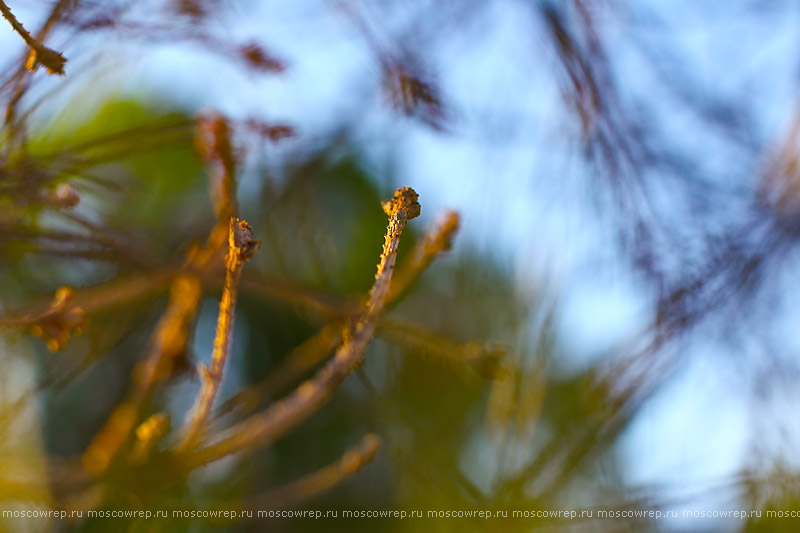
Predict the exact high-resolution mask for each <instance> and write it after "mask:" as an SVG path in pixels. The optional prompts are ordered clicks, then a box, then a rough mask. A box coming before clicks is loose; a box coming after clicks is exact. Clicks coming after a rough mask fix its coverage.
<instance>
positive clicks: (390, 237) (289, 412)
mask: <svg viewBox="0 0 800 533" xmlns="http://www.w3.org/2000/svg"><path fill="white" fill-rule="evenodd" d="M382 207H383V209H384V211H385V212H386V214H387V215H388V216H389V226H388V228H387V230H386V235H385V238H384V244H383V251H382V253H381V258H380V262H379V263H378V270H377V273H376V274H375V283H374V284H373V286H372V289H371V290H370V294H369V300H368V302H367V305H366V309H365V311H364V313H363V314H362V316H361V317H360V318H359V319H358V320H356V321H355V322H354V324H352V325H348V327H347V328H346V329H345V332H344V334H343V337H344V342H343V343H342V344H341V346H340V347H339V349H338V350H337V351H336V354H335V356H334V357H333V358H332V359H331V360H330V361H329V362H328V363H327V364H326V365H325V366H324V367H323V368H322V369H321V370H320V371H319V372H317V374H315V375H314V377H312V378H311V379H310V380H308V381H306V382H305V383H303V384H301V385H300V386H299V387H298V388H297V389H296V390H295V391H294V392H292V393H291V394H290V395H289V396H287V397H286V398H285V399H284V400H282V401H280V402H277V403H275V404H273V405H272V406H271V407H269V408H268V409H267V410H266V411H264V412H261V413H257V414H255V415H253V416H251V417H250V418H248V419H246V420H244V421H242V422H240V423H239V424H237V425H235V426H233V427H232V428H230V429H229V430H228V432H227V435H226V436H224V437H223V438H221V439H220V440H218V441H216V442H212V443H211V444H209V445H208V446H206V447H204V448H200V449H197V450H193V451H190V452H188V453H187V455H186V456H185V457H184V461H185V466H186V467H187V468H190V469H191V468H195V467H198V466H202V465H204V464H207V463H209V462H212V461H215V460H217V459H220V458H221V457H225V456H227V455H230V454H232V453H236V452H239V451H241V450H244V449H245V448H249V447H252V446H256V445H260V444H264V443H266V442H270V441H272V440H275V439H277V438H278V437H280V436H282V435H283V434H285V432H286V431H288V430H290V429H291V428H293V427H295V426H296V425H298V424H300V423H301V422H302V421H304V420H305V419H306V418H308V417H309V416H310V415H311V414H312V413H313V412H315V411H316V410H317V409H318V408H319V407H321V406H322V405H323V404H324V403H325V402H326V401H327V400H328V399H329V398H330V397H331V395H332V394H333V393H334V391H335V390H336V389H337V387H338V386H339V384H341V383H342V381H344V379H345V378H346V377H347V376H349V375H350V374H351V373H352V372H353V371H354V370H355V369H356V368H358V367H359V366H360V365H361V364H362V362H363V359H364V352H365V350H366V349H367V346H369V344H370V342H371V341H372V337H373V335H374V333H375V327H376V323H377V319H378V316H379V314H380V313H381V311H382V310H383V306H384V304H385V302H386V298H387V296H388V294H389V287H390V284H391V277H392V272H393V271H394V265H395V261H396V259H397V249H398V246H399V244H400V237H401V235H402V233H403V230H404V229H405V227H406V224H407V222H408V220H409V219H411V218H414V217H416V216H418V215H419V212H420V206H419V203H417V193H416V192H414V190H413V189H411V188H408V187H403V188H402V189H398V190H397V191H395V195H394V197H393V198H391V199H389V200H386V201H384V202H383V203H382Z"/></svg>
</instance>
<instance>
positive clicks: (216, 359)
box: [181, 218, 260, 448]
mask: <svg viewBox="0 0 800 533" xmlns="http://www.w3.org/2000/svg"><path fill="white" fill-rule="evenodd" d="M259 245H260V242H259V241H256V240H253V230H252V228H251V227H250V225H249V224H248V223H247V222H245V221H244V220H241V221H240V220H238V219H236V218H231V220H230V227H229V230H228V255H227V258H226V262H225V288H224V289H223V291H222V299H221V300H220V304H219V318H218V319H217V333H216V337H215V338H214V348H213V352H212V354H211V367H210V368H207V367H205V366H201V368H200V376H201V380H202V383H201V386H200V392H199V394H198V395H197V398H196V400H195V403H194V406H193V407H192V411H191V412H192V416H191V418H190V419H189V421H188V423H187V426H186V432H185V434H184V437H183V442H182V444H181V446H182V447H184V448H186V447H189V446H191V445H193V444H194V443H195V441H196V439H197V438H198V437H199V436H201V435H202V433H203V431H204V428H205V425H206V420H207V419H208V415H209V413H210V412H211V408H212V407H213V405H214V399H215V398H216V396H217V391H218V390H219V386H220V384H221V383H222V373H223V371H224V370H225V362H226V361H227V359H228V352H229V351H230V345H231V336H232V330H233V316H234V309H235V308H236V293H237V290H238V286H239V276H240V274H241V272H242V267H243V266H244V264H245V263H246V262H247V261H248V260H249V259H250V258H251V257H252V256H253V254H254V253H255V252H256V250H257V249H258V246H259Z"/></svg>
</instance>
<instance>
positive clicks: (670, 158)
mask: <svg viewBox="0 0 800 533" xmlns="http://www.w3.org/2000/svg"><path fill="white" fill-rule="evenodd" d="M6 3H7V4H8V5H9V7H10V8H11V9H12V10H13V11H14V13H15V15H16V16H17V18H18V19H19V20H20V21H22V22H23V23H24V25H25V27H26V28H27V29H28V30H30V31H31V32H32V33H33V34H34V35H39V36H41V37H42V40H43V42H44V43H45V44H47V46H49V47H51V48H53V49H55V50H58V51H60V52H62V53H63V54H64V56H65V57H66V58H67V59H68V62H67V63H66V65H65V70H66V73H65V75H64V76H51V75H48V74H47V73H46V72H45V70H44V69H43V68H41V69H39V71H37V72H33V73H29V72H27V71H25V70H24V68H23V67H22V65H23V64H24V62H25V58H26V57H27V55H28V48H27V47H26V45H25V43H24V42H23V41H22V39H21V38H20V36H19V35H17V34H16V33H14V32H13V31H12V29H11V26H10V25H8V24H6V23H5V21H2V22H3V25H0V65H2V70H0V98H1V99H2V101H1V103H2V107H3V109H4V127H3V130H2V141H1V142H2V144H1V145H0V157H1V159H0V207H2V209H0V327H2V328H3V329H2V338H1V339H0V356H1V357H2V359H1V361H2V368H3V371H2V372H0V408H1V409H2V410H0V427H2V431H1V432H0V447H1V448H2V451H3V453H2V454H0V498H2V502H0V507H2V508H3V509H30V508H47V507H53V506H54V507H58V506H59V505H60V504H61V503H62V502H64V501H73V500H75V501H80V502H85V503H82V504H81V505H85V506H87V508H88V506H90V505H91V506H94V507H96V508H107V509H117V508H149V507H152V506H154V505H156V504H158V505H162V506H170V505H175V506H178V505H188V504H191V505H193V506H197V507H201V508H203V507H208V506H212V505H218V504H220V502H222V503H224V502H243V501H249V500H248V499H249V498H256V497H258V495H260V494H264V493H265V492H266V493H267V494H269V492H268V491H269V490H270V489H272V488H275V487H281V486H283V485H285V484H286V483H288V482H290V481H291V480H293V479H296V478H297V477H299V476H302V475H304V474H307V473H308V472H311V471H314V470H315V469H318V468H321V467H323V466H324V465H326V464H328V463H330V462H331V461H334V460H336V458H337V457H339V456H340V455H341V454H342V452H343V451H344V450H346V449H347V448H348V447H350V446H352V445H354V444H355V443H357V442H358V441H359V439H360V438H361V437H362V435H364V434H365V433H369V432H371V433H375V434H377V435H378V436H379V437H380V438H381V440H382V448H381V450H380V451H379V453H378V454H377V456H376V457H375V459H374V460H373V461H372V462H371V463H370V464H369V465H367V466H365V467H364V468H363V469H362V470H361V471H360V472H359V473H357V474H355V475H353V476H351V477H349V478H348V479H346V480H344V481H343V482H342V483H341V484H339V485H337V486H336V487H334V488H333V489H331V490H330V491H328V492H326V493H325V494H324V495H321V496H318V497H315V498H313V499H310V500H308V501H304V502H301V503H299V504H297V506H295V507H294V508H299V509H304V508H308V509H328V510H329V509H338V510H343V509H348V510H359V509H360V510H374V509H397V510H409V511H410V510H425V511H427V510H465V509H489V510H492V512H495V511H498V510H499V511H503V510H505V511H508V512H509V516H511V511H513V510H526V511H533V510H559V509H560V510H578V511H581V510H594V511H595V512H596V511H598V510H657V511H661V512H663V513H666V512H667V511H675V512H676V515H675V516H671V517H662V518H661V519H658V520H655V519H632V518H624V519H608V518H605V519H597V518H596V515H595V518H594V519H591V520H582V521H576V520H557V519H544V518H525V519H518V520H515V519H511V518H508V519H501V518H498V519H496V520H492V521H483V520H478V521H473V520H468V519H425V520H407V521H400V520H387V519H360V520H347V519H342V518H339V519H336V520H333V519H331V520H322V521H313V520H309V519H296V520H292V519H271V520H267V521H242V522H236V523H234V524H226V525H224V527H225V528H227V529H231V530H244V531H249V530H263V529H267V530H276V531H305V530H310V531H315V530H320V529H330V530H341V531H360V530H364V531H372V530H376V529H378V530H386V531H417V530H424V531H439V530H441V531H450V530H453V529H454V528H457V530H459V531H460V530H471V529H479V528H480V529H487V528H489V529H490V530H495V529H497V530H500V529H502V530H506V529H510V530H520V531H529V530H536V529H540V528H541V529H548V530H557V531H560V530H584V529H585V530H592V531H594V530H609V531H622V530H630V531H647V530H653V531H762V530H763V531H779V530H780V531H782V530H786V531H794V530H795V529H794V528H796V527H797V524H798V522H797V520H800V518H795V519H788V520H774V519H768V518H766V511H767V510H780V511H800V500H799V499H798V486H797V469H798V467H799V466H800V464H799V463H798V460H799V459H800V456H798V452H797V450H798V443H800V425H798V419H797V415H796V413H797V407H798V403H799V400H800V398H798V395H797V388H796V384H797V379H798V377H800V374H798V370H800V365H799V363H800V359H799V358H798V356H797V350H798V349H800V337H799V336H798V335H797V331H798V329H797V327H796V324H797V323H798V320H800V312H798V310H797V306H796V305H794V303H795V302H796V301H797V296H798V291H797V287H798V286H800V285H798V283H797V281H798V275H797V273H798V272H800V270H799V269H798V268H797V267H798V265H800V257H799V256H798V253H797V251H798V246H797V245H798V239H800V165H798V159H797V158H798V155H797V153H798V152H797V150H798V148H799V147H798V142H800V129H799V125H800V123H798V119H799V118H800V115H798V108H797V96H796V94H797V82H798V65H800V63H799V60H800V47H799V46H798V44H799V43H798V39H797V35H798V32H797V28H798V25H799V24H800V11H799V10H798V6H797V5H796V4H795V3H794V2H790V1H782V0H771V1H768V2H753V1H750V0H731V1H728V2H685V1H678V0H672V1H669V2H667V1H659V0H648V1H641V2H633V1H622V0H618V1H616V0H598V1H588V0H564V1H561V2H556V1H546V0H541V1H533V0H484V1H474V0H452V1H444V0H437V1H426V0H403V1H396V0H385V1H382V2H369V1H363V0H324V1H323V0H291V1H290V0H286V1H271V2H257V1H247V0H149V1H143V2H117V1H114V0H112V1H103V2H92V1H88V0H82V1H78V0H69V1H60V2H52V1H49V0H48V1H45V0H29V1H27V2H18V1H15V2H11V1H8V2H6ZM209 116H215V117H216V116H219V117H225V120H227V124H228V125H229V127H230V130H231V136H232V137H231V138H232V142H233V146H234V154H235V158H236V163H237V165H236V181H237V190H238V202H239V208H240V212H241V214H242V216H243V217H244V218H245V219H247V220H248V222H250V223H251V225H252V226H253V227H254V229H255V232H256V236H257V238H259V239H260V240H261V241H262V242H263V244H262V248H261V250H260V251H259V253H258V254H257V255H256V256H255V258H254V259H253V260H252V261H251V262H250V263H249V264H248V265H247V267H246V269H245V280H246V281H247V283H246V285H245V286H243V289H242V291H241V294H240V301H239V304H238V307H237V311H236V315H237V318H236V326H235V334H234V339H233V348H232V357H231V360H230V365H229V368H228V371H227V374H226V377H225V382H224V385H223V388H222V394H221V396H222V398H221V402H220V403H221V404H225V402H226V401H228V400H230V399H231V398H235V397H237V396H236V394H237V392H241V391H243V390H254V389H252V388H248V387H255V388H256V389H258V390H260V391H262V392H261V393H260V395H259V396H258V397H257V399H256V400H254V402H255V403H254V404H253V405H251V407H252V408H253V409H259V408H263V407H264V406H266V405H268V404H269V403H270V401H274V400H275V399H277V398H279V397H280V396H281V395H282V394H284V393H285V392H287V390H290V389H291V388H292V385H293V384H295V383H296V382H295V383H291V382H290V383H280V382H278V381H276V380H275V379H274V378H271V377H270V376H273V375H275V373H276V369H280V368H282V367H281V365H282V364H283V363H284V362H285V361H286V360H287V358H288V357H289V356H290V355H291V354H292V353H293V350H295V348H296V347H297V346H301V345H303V343H304V342H305V341H307V340H308V339H310V338H315V335H318V332H319V331H320V330H321V329H324V328H325V327H329V326H326V323H329V321H330V320H331V316H329V315H330V313H327V312H320V308H322V309H323V310H325V309H327V310H328V311H330V309H339V308H341V306H343V305H344V302H349V301H351V300H352V299H358V298H359V297H360V296H361V295H364V294H366V292H367V291H368V290H369V288H370V286H371V284H372V281H373V275H374V268H375V264H376V262H377V259H378V254H379V252H380V246H381V243H382V235H383V232H384V229H385V224H386V219H385V216H384V214H383V213H382V211H381V209H380V200H381V199H383V198H385V197H388V196H390V195H391V193H392V191H394V189H395V188H396V187H399V186H401V185H409V186H412V187H414V188H415V190H416V191H417V192H418V193H419V195H420V203H421V204H422V216H421V217H420V218H419V219H417V220H413V221H411V223H410V225H409V229H408V232H407V234H406V236H405V237H404V240H403V242H402V244H401V252H400V257H399V259H398V262H399V264H400V266H401V267H402V264H403V262H404V261H406V263H407V262H408V261H409V260H410V250H413V249H414V246H415V244H418V243H420V242H421V239H422V237H421V236H422V235H423V233H424V232H425V231H426V230H428V228H431V227H435V225H436V223H437V220H439V218H438V217H439V216H440V214H441V213H444V212H446V211H447V210H454V211H457V212H458V213H459V215H460V228H459V231H458V234H457V236H456V238H455V242H454V245H453V248H452V250H450V251H448V252H446V253H444V254H441V255H440V256H438V257H436V259H435V260H434V261H433V262H432V264H431V265H430V266H429V267H428V268H427V269H426V270H425V271H424V272H423V273H422V274H421V276H420V277H419V279H418V280H416V281H415V282H414V283H413V284H412V285H411V287H410V288H409V290H408V291H407V293H406V294H405V295H404V296H403V298H402V299H400V301H399V302H397V303H396V304H393V306H392V309H391V310H390V312H389V314H388V315H387V319H386V322H387V323H388V324H387V325H384V326H382V327H381V328H380V330H379V333H378V336H377V338H376V339H375V341H374V342H373V343H372V345H371V347H370V349H369V351H368V353H367V362H366V364H365V365H364V366H363V367H362V368H361V369H359V370H358V371H357V372H356V373H355V374H354V375H353V376H351V377H350V378H348V380H347V381H346V382H345V383H344V384H343V386H342V387H341V388H340V390H339V391H338V392H337V394H336V395H335V396H334V398H333V399H332V401H331V402H330V403H329V404H328V405H326V406H325V407H324V408H323V409H321V410H320V411H319V412H318V413H317V414H315V415H314V416H313V417H312V418H311V419H310V420H308V421H307V422H305V423H304V424H302V425H301V426H300V427H299V428H298V429H297V430H295V431H293V432H292V433H291V434H289V435H288V436H286V437H284V438H282V439H281V440H279V441H278V442H276V443H274V444H272V445H270V446H268V447H263V448H259V449H258V450H253V451H251V452H249V453H248V454H246V456H244V457H234V458H230V459H225V460H223V461H220V462H218V463H215V464H213V465H210V466H209V467H206V468H204V469H202V470H200V471H197V472H195V473H193V474H192V476H191V477H189V478H188V479H186V480H181V482H174V480H169V479H160V478H159V477H158V475H157V474H158V472H149V473H148V474H147V476H149V477H147V476H144V477H142V476H140V477H133V474H131V476H132V477H130V478H126V477H124V476H122V477H119V478H116V479H106V480H104V481H103V482H102V483H101V485H102V486H103V489H102V490H101V491H100V492H101V495H100V496H97V495H96V494H95V493H92V497H91V498H89V497H88V496H87V497H86V498H87V499H86V500H82V499H79V496H80V497H81V498H82V497H84V494H83V492H82V491H83V489H85V487H82V488H81V490H77V489H76V488H75V487H74V486H73V485H70V483H68V481H69V474H68V473H65V472H68V470H69V468H71V466H70V465H73V464H80V460H79V459H80V457H81V455H82V454H84V452H85V451H86V449H87V447H88V446H89V444H90V443H91V442H92V439H93V438H94V436H95V435H96V433H97V432H98V431H99V430H100V429H101V428H102V427H103V425H104V424H105V423H106V420H107V419H108V417H109V415H110V413H111V412H112V410H113V409H114V407H115V406H116V405H118V403H119V402H120V401H122V400H123V398H124V397H125V394H126V391H127V388H128V384H129V383H130V380H131V373H132V372H133V369H134V367H135V365H136V363H137V361H140V360H141V359H142V358H143V357H144V355H145V354H146V352H147V349H148V343H149V342H150V336H151V333H152V331H153V330H154V328H155V327H156V324H157V322H158V320H159V318H160V317H161V316H162V314H163V313H164V310H165V307H166V305H167V298H168V283H163V282H162V281H163V280H162V277H163V276H164V275H165V274H164V273H165V271H169V269H171V268H175V267H176V266H178V265H180V264H181V261H182V260H183V258H184V257H186V254H187V252H188V251H189V250H190V248H191V246H192V245H193V244H197V243H202V242H203V240H204V239H205V238H206V236H207V235H208V233H209V231H210V230H211V228H212V227H213V226H214V224H215V217H214V208H213V205H212V200H211V197H210V196H209V183H210V182H213V179H214V177H213V171H211V170H210V169H209V164H208V162H207V161H205V160H204V157H203V153H202V146H201V145H202V142H198V135H199V134H198V131H200V130H202V124H203V117H209ZM399 268H400V267H399ZM131 280H134V283H142V285H141V286H140V285H134V286H133V287H134V288H133V289H131V290H129V291H128V292H127V293H125V294H123V295H121V296H120V294H121V293H119V292H118V293H115V290H118V289H114V288H115V287H117V288H118V285H115V283H118V282H126V283H127V282H131ZM136 280H138V281H136ZM61 286H69V287H72V288H73V289H74V291H75V295H76V298H77V299H78V301H80V302H82V305H83V307H85V308H86V311H87V313H88V321H87V322H86V323H85V324H83V323H82V324H81V329H83V330H85V331H82V334H81V335H76V336H73V337H71V338H68V339H66V340H65V341H64V342H60V341H59V342H57V343H56V344H55V345H54V344H53V343H50V345H49V346H48V343H47V342H46V341H47V340H48V330H47V328H46V327H45V328H44V331H42V328H41V324H40V329H39V336H40V337H42V336H44V337H45V338H44V342H43V340H42V339H37V338H35V337H36V335H31V333H36V331H34V330H33V329H32V327H31V326H32V325H35V324H34V322H35V320H33V319H32V318H31V317H33V316H35V312H36V310H37V309H41V308H42V307H43V306H44V308H46V307H47V305H48V302H50V301H51V300H52V298H53V294H54V293H56V291H57V289H58V288H59V287H61ZM107 287H112V289H114V290H109V289H107ZM218 302H219V284H218V283H217V284H216V286H215V285H214V283H209V284H208V286H207V287H206V290H205V292H204V295H203V299H202V302H201V305H200V308H199V311H198V314H197V319H196V323H195V324H194V325H193V326H192V328H191V339H190V343H189V347H188V349H187V353H186V354H185V355H186V357H185V359H186V365H185V367H186V368H184V369H179V370H178V371H176V373H175V375H174V376H173V378H172V379H171V380H170V381H169V383H168V384H166V385H165V386H164V387H163V388H160V389H159V391H158V393H157V394H156V396H155V397H154V399H153V402H152V404H153V405H151V406H150V407H149V411H151V412H167V413H169V414H170V415H171V417H172V419H173V426H175V427H178V426H179V424H180V421H181V420H182V419H183V418H184V416H185V413H186V411H187V410H188V409H189V407H190V406H191V404H192V401H193V398H194V396H195V394H196V392H197V390H198V388H199V381H198V379H197V378H196V376H195V372H194V371H193V369H192V368H193V367H192V365H193V364H194V363H195V362H198V361H208V359H209V354H210V351H211V344H212V342H213V338H214V328H215V323H216V318H217V310H218ZM309 302H311V303H310V304H309ZM326 313H327V314H326ZM334 314H335V313H334ZM338 319H341V317H338ZM50 326H52V324H50ZM53 327H55V326H53ZM56 333H57V332H56ZM76 333H77V331H76ZM54 334H55V333H54ZM51 340H52V339H51ZM67 340H68V342H66V341H67ZM61 344H63V346H62V345H61ZM48 348H50V349H48ZM53 348H57V350H55V351H53ZM314 349H315V350H317V349H319V350H324V347H323V348H318V347H314ZM297 377H298V378H299V377H301V376H297ZM259 387H260V388H259ZM225 405H228V404H225ZM230 416H231V417H233V418H234V419H235V417H237V416H243V415H241V414H236V413H234V414H232V415H230ZM220 423H221V424H222V423H225V422H220ZM168 444H169V440H168V439H167V441H166V443H165V444H164V445H165V446H168ZM76 461H77V463H76ZM86 492H87V493H88V492H90V491H89V490H88V489H87V490H86ZM727 510H745V511H748V512H749V511H761V512H762V516H761V517H760V518H759V517H758V516H757V515H754V516H752V517H750V516H748V518H746V519H740V518H735V519H730V518H722V517H719V516H714V517H702V518H701V517H698V516H697V515H694V514H693V515H690V516H684V514H683V512H684V511H689V512H691V513H695V512H697V513H700V512H706V513H708V512H719V511H727ZM340 514H341V513H340ZM0 527H2V528H5V529H7V530H8V531H23V530H25V531H50V530H90V531H101V530H103V531H104V530H113V531H116V530H120V529H126V530H151V529H153V530H163V531H173V530H188V531H204V530H206V529H213V528H218V527H220V526H219V524H213V523H207V522H204V521H166V522H160V521H149V522H146V521H141V520H130V521H127V520H110V519H96V520H89V519H82V520H77V521H71V522H69V521H59V520H45V519H35V520H34V519H22V520H20V519H3V521H2V522H0Z"/></svg>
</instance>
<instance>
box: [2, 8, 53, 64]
mask: <svg viewBox="0 0 800 533" xmlns="http://www.w3.org/2000/svg"><path fill="white" fill-rule="evenodd" d="M0 13H2V14H3V17H4V18H5V19H6V20H7V21H8V22H9V24H11V27H12V28H14V31H16V32H17V33H18V34H19V36H20V37H22V40H23V41H25V44H27V45H28V46H29V47H30V49H31V53H30V55H29V56H28V61H27V63H25V68H27V69H28V70H31V71H33V70H36V69H37V68H38V66H39V65H44V67H45V68H46V69H47V72H48V73H50V74H58V75H60V76H63V75H64V63H66V62H67V59H66V58H65V57H64V56H62V55H61V53H59V52H56V51H55V50H53V49H51V48H47V47H46V46H44V45H43V44H42V43H40V42H39V41H37V40H36V38H35V37H34V36H33V35H31V34H30V32H29V31H28V30H26V29H25V28H24V27H23V26H22V23H20V22H19V21H18V20H17V17H15V16H14V13H12V12H11V9H9V7H8V6H7V5H6V3H5V1H4V0H0Z"/></svg>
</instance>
